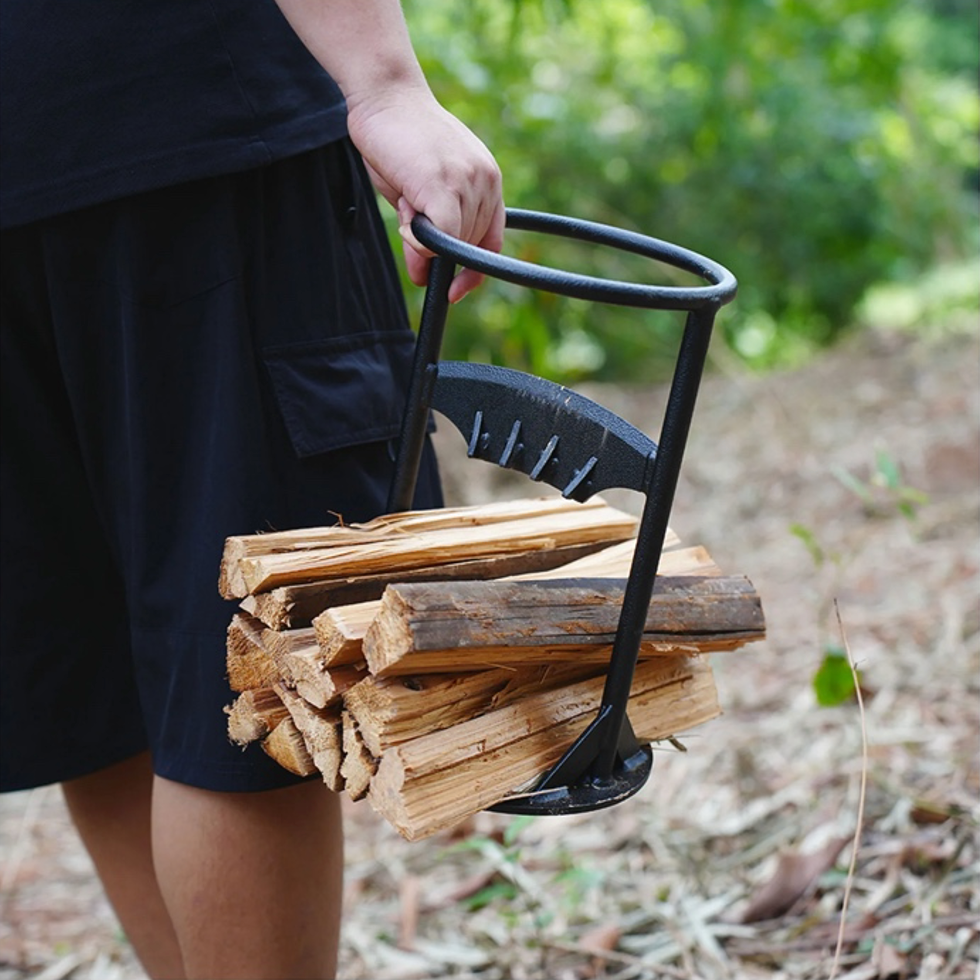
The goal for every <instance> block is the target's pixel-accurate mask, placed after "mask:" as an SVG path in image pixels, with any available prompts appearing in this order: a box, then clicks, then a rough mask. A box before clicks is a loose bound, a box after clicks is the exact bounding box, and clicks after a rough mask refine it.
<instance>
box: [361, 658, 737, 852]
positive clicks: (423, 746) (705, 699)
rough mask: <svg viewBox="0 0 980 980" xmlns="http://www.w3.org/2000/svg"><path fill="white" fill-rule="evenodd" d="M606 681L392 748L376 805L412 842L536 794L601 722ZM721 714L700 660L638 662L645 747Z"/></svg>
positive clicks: (373, 792) (636, 707)
mask: <svg viewBox="0 0 980 980" xmlns="http://www.w3.org/2000/svg"><path fill="white" fill-rule="evenodd" d="M602 686H603V679H602V678H594V679H592V680H587V681H582V682H580V683H578V684H573V685H569V686H568V687H565V688H562V689H560V690H557V691H549V692H547V693H546V694H543V695H539V694H532V695H529V696H528V697H526V698H523V699H521V700H520V701H517V702H515V703H514V704H512V705H509V706H507V707H504V708H501V709H499V710H497V711H491V712H489V713H488V714H486V715H484V716H482V717H479V718H473V719H471V720H470V721H467V722H463V723H462V724H459V725H455V726H454V727H452V728H450V729H445V730H443V731H439V732H434V733H432V734H430V735H424V736H422V737H421V738H417V739H413V740H411V741H409V742H405V743H403V744H402V745H398V746H395V747H394V748H391V749H389V750H388V751H387V752H385V753H384V755H383V756H382V757H381V762H380V764H379V766H378V771H377V773H376V774H375V775H374V778H373V779H372V780H371V786H370V790H369V794H368V795H369V799H370V801H371V803H372V805H373V806H374V807H375V809H377V810H378V811H379V812H380V813H381V814H382V815H383V816H384V817H385V818H386V819H387V820H388V821H389V822H390V823H391V824H392V825H393V826H394V827H395V828H396V829H397V830H398V832H399V833H400V834H401V835H402V836H403V837H405V838H406V839H408V840H419V839H422V838H424V837H428V836H431V835H432V834H434V833H437V832H438V831H440V830H445V829H448V828H449V827H452V826H454V825H456V824H457V823H459V822H460V821H462V820H464V819H466V817H468V816H471V815H472V814H474V813H476V812H478V811H480V810H483V809H486V808H487V807H490V806H493V805H494V804H496V803H499V802H501V801H502V800H504V799H506V798H507V797H509V796H513V795H517V794H519V793H522V792H526V791H528V790H529V789H531V788H532V787H533V786H534V784H535V782H536V781H537V780H538V779H539V778H540V775H541V774H542V773H543V772H545V771H547V769H548V768H549V767H550V766H552V765H554V764H555V763H556V762H557V761H558V760H559V759H560V758H561V756H562V755H563V754H564V752H565V751H566V750H567V749H568V748H569V746H570V745H571V744H572V743H573V741H574V739H575V738H576V737H577V736H578V735H579V734H580V733H581V731H582V730H583V729H584V726H585V725H586V724H587V723H588V722H589V721H591V720H592V716H593V715H594V713H595V711H596V710H597V709H598V706H599V703H600V701H601V698H602ZM720 713H721V709H720V708H719V706H718V700H717V693H716V690H715V687H714V681H713V677H712V674H711V669H710V667H709V666H708V665H707V663H704V662H702V661H701V660H700V659H699V658H690V659H687V660H683V661H682V660H672V661H666V662H663V661H651V662H648V663H643V664H639V665H638V667H637V670H636V674H635V676H634V684H633V695H632V696H631V698H630V702H629V717H630V720H631V722H632V724H633V728H634V731H635V732H636V734H637V737H638V738H639V739H640V740H641V741H656V740H659V739H664V738H668V737H671V736H675V735H678V734H680V733H682V732H684V731H686V730H688V729H691V728H694V727H696V726H697V725H700V724H703V723H704V722H706V721H709V720H710V719H711V718H714V717H717V716H718V715H719V714H720Z"/></svg>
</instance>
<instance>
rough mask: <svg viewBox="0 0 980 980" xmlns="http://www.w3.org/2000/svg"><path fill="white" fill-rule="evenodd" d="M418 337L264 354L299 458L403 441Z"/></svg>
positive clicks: (351, 339) (376, 336) (380, 336)
mask: <svg viewBox="0 0 980 980" xmlns="http://www.w3.org/2000/svg"><path fill="white" fill-rule="evenodd" d="M414 346H415V342H414V336H413V335H412V334H410V333H406V334H402V335H400V336H398V335H393V334H391V333H365V334H357V335H356V336H347V337H336V338H333V339H331V340H323V341H316V342H313V343H304V344H290V345H289V346H286V347H272V348H265V349H264V350H263V351H262V356H263V359H264V361H265V364H266V367H267V368H268V371H269V375H270V377H271V379H272V386H273V389H274V390H275V393H276V399H277V401H278V403H279V409H280V411H281V412H282V416H283V420H284V421H285V423H286V428H287V430H288V431H289V438H290V440H291V441H292V444H293V448H294V449H295V451H296V454H297V455H298V456H300V457H303V456H313V455H316V454H318V453H325V452H330V451H332V450H335V449H342V448H345V447H347V446H356V445H360V444H362V443H368V442H378V441H383V440H387V439H392V438H394V437H396V436H397V435H398V432H399V428H400V425H401V418H402V413H403V411H404V403H405V392H406V390H407V387H408V378H409V376H410V373H411V364H412V354H413V352H414Z"/></svg>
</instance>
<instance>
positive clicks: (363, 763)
mask: <svg viewBox="0 0 980 980" xmlns="http://www.w3.org/2000/svg"><path fill="white" fill-rule="evenodd" d="M342 717H343V744H344V761H343V762H342V763H341V766H340V774H341V776H342V777H343V779H344V788H345V789H346V790H347V795H348V796H349V797H350V798H351V799H352V800H354V801H355V802H356V801H357V800H363V799H364V797H365V796H367V794H368V789H369V788H370V785H371V780H372V779H373V778H374V774H375V773H376V772H377V770H378V760H377V759H376V758H375V757H374V756H373V755H372V754H371V753H370V752H369V751H368V748H367V746H366V745H365V744H364V739H363V738H362V737H361V732H360V729H359V728H358V725H357V722H356V720H355V719H354V718H353V717H352V716H351V714H350V712H349V711H344V712H342Z"/></svg>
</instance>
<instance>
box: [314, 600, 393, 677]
mask: <svg viewBox="0 0 980 980" xmlns="http://www.w3.org/2000/svg"><path fill="white" fill-rule="evenodd" d="M379 602H380V600H378V599H373V600H371V601H369V602H357V603H354V604H353V605H350V606H339V607H338V608H336V609H326V610H324V611H323V612H322V613H320V615H318V616H317V617H316V618H315V619H314V620H313V629H314V632H315V634H316V638H317V642H318V643H319V645H320V651H321V654H322V657H323V664H324V666H327V667H339V666H341V665H343V664H356V663H358V662H359V661H361V660H362V659H363V654H362V652H361V641H362V640H363V639H364V634H365V633H366V632H367V628H368V627H369V626H370V625H371V621H372V620H373V619H374V617H375V615H376V614H377V611H378V605H379Z"/></svg>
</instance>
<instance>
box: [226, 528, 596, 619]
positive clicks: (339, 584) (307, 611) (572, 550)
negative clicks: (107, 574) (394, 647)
mask: <svg viewBox="0 0 980 980" xmlns="http://www.w3.org/2000/svg"><path fill="white" fill-rule="evenodd" d="M604 547H605V542H602V541H590V542H587V543H585V544H573V545H565V546H563V547H558V548H552V549H549V550H540V549H538V550H535V551H518V552H513V553H509V554H506V555H492V556H491V557H489V558H474V559H470V560H468V561H459V562H450V563H449V564H446V565H439V566H436V567H432V568H429V567H422V568H407V569H402V570H401V571H399V572H398V574H397V578H398V580H399V581H401V582H406V581H444V580H447V579H455V578H464V579H492V578H502V577H504V576H508V575H514V574H517V573H521V572H537V571H541V570H546V569H552V568H557V567H559V566H563V565H566V564H567V563H568V562H571V561H574V560H576V559H578V558H581V557H582V556H584V555H589V554H592V553H593V552H595V551H597V550H599V549H601V548H604ZM391 581H392V576H391V574H389V573H388V572H382V573H380V574H377V575H360V576H355V577H347V578H338V579H327V580H325V581H318V582H305V583H300V584H298V585H282V586H279V587H278V588H275V589H271V590H270V591H268V592H257V593H256V594H255V595H249V596H245V598H244V599H242V601H241V608H242V609H243V610H245V611H246V612H248V613H250V614H251V615H253V616H255V617H256V618H257V619H260V620H262V622H263V623H265V625H266V626H268V627H269V628H270V629H274V630H284V629H291V628H296V627H301V626H310V625H311V624H312V623H313V620H314V619H315V617H316V616H318V615H319V614H320V613H322V612H323V611H324V610H325V609H329V608H331V607H336V606H346V605H351V604H354V603H358V602H367V601H369V600H371V599H378V598H380V597H381V593H382V592H384V589H385V586H386V585H388V584H389V583H390V582H391Z"/></svg>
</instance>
